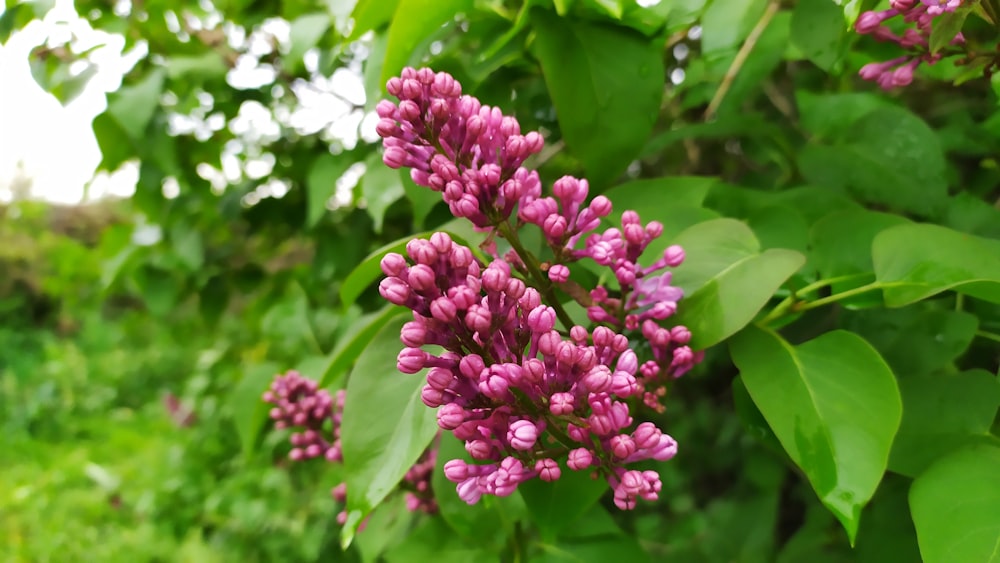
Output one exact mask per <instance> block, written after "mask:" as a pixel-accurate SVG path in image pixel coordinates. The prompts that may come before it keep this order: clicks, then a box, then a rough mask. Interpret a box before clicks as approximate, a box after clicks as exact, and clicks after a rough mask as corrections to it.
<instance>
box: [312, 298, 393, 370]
mask: <svg viewBox="0 0 1000 563" xmlns="http://www.w3.org/2000/svg"><path fill="white" fill-rule="evenodd" d="M409 315H410V312H409V311H407V310H406V309H403V308H401V307H396V306H395V305H391V304H390V305H387V306H385V307H383V308H382V309H380V310H379V311H376V312H374V313H369V314H367V315H364V316H363V317H361V318H360V319H358V320H357V321H355V322H353V323H351V325H350V328H349V329H348V331H347V334H345V335H343V336H342V337H341V339H340V341H339V342H337V346H336V347H335V348H334V349H333V352H331V353H330V356H329V359H328V361H327V363H326V366H325V367H324V368H323V370H322V371H321V372H320V373H319V374H318V375H319V386H320V387H327V386H330V385H332V384H333V383H334V382H335V381H337V380H338V379H339V378H340V376H341V375H343V374H344V372H346V371H347V370H348V369H350V368H351V365H352V364H354V361H355V360H357V358H358V357H359V356H360V354H361V351H362V350H364V349H365V347H367V346H368V343H369V342H371V339H372V337H373V336H375V335H376V334H377V333H378V332H379V331H380V330H382V327H384V326H385V325H387V324H388V323H390V322H392V321H393V320H395V319H396V318H397V317H405V316H409Z"/></svg>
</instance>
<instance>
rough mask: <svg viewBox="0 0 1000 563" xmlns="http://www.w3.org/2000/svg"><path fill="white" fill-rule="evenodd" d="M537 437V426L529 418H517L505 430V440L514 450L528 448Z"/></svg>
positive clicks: (525, 449) (533, 443)
mask: <svg viewBox="0 0 1000 563" xmlns="http://www.w3.org/2000/svg"><path fill="white" fill-rule="evenodd" d="M537 439H538V428H536V427H535V424H534V423H533V422H531V421H529V420H517V421H514V422H512V423H511V424H510V429H509V430H507V441H508V442H510V447H512V448H514V449H515V450H521V451H527V450H530V449H531V448H532V447H533V446H534V445H535V441H536V440H537Z"/></svg>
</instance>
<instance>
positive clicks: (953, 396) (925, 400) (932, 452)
mask: <svg viewBox="0 0 1000 563" xmlns="http://www.w3.org/2000/svg"><path fill="white" fill-rule="evenodd" d="M899 391H900V393H901V394H902V396H903V423H902V425H901V426H900V427H899V433H898V434H897V435H896V440H895V442H894V443H893V445H892V455H891V456H890V458H889V469H891V470H893V471H895V472H897V473H901V474H903V475H907V476H910V477H916V476H918V475H920V474H921V473H922V472H923V471H924V470H925V469H927V467H928V466H929V465H931V464H932V463H934V461H936V460H937V459H939V458H941V457H944V456H945V455H947V454H949V453H950V452H952V451H954V450H956V449H958V448H960V447H962V446H965V445H968V444H970V443H971V442H974V441H978V440H984V439H987V437H988V436H989V433H990V427H991V426H992V425H993V420H994V418H995V417H996V414H997V409H998V408H1000V383H998V382H997V378H996V377H995V376H994V375H993V374H991V373H989V372H987V371H985V370H974V371H969V372H965V373H961V374H956V375H930V376H921V377H906V378H901V379H900V380H899Z"/></svg>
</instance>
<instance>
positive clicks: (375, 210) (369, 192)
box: [361, 152, 430, 233]
mask: <svg viewBox="0 0 1000 563" xmlns="http://www.w3.org/2000/svg"><path fill="white" fill-rule="evenodd" d="M366 164H367V166H368V168H367V172H365V175H364V177H363V178H361V194H362V195H363V197H364V198H365V203H366V204H367V206H366V209H367V210H368V215H369V216H370V217H371V218H372V222H373V223H374V224H375V232H376V233H381V232H382V223H383V222H384V221H385V211H386V209H388V208H389V206H390V205H392V204H393V203H395V202H396V200H398V199H399V198H401V197H403V196H404V195H405V192H404V190H403V181H402V178H400V174H399V171H398V170H393V169H392V168H389V167H388V166H386V165H385V164H383V163H382V155H380V154H378V153H377V152H375V153H372V154H371V156H369V157H368V160H367V162H366ZM428 191H430V190H428Z"/></svg>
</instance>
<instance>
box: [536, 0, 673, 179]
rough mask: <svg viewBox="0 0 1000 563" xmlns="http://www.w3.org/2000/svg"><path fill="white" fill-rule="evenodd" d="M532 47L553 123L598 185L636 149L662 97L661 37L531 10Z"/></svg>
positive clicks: (622, 166) (615, 173)
mask: <svg viewBox="0 0 1000 563" xmlns="http://www.w3.org/2000/svg"><path fill="white" fill-rule="evenodd" d="M532 23H533V25H534V27H535V30H536V32H537V34H536V36H535V43H534V48H535V52H536V54H537V56H538V59H539V61H540V63H541V66H542V74H543V75H544V77H545V84H546V86H547V88H548V91H549V94H550V95H551V97H552V103H553V105H554V106H555V109H556V114H557V117H558V119H559V128H560V130H561V132H562V137H563V139H564V140H565V141H566V145H567V146H568V147H569V149H570V151H571V152H572V154H573V156H575V157H576V158H578V159H579V160H580V162H581V163H582V164H583V167H584V169H585V170H586V172H587V179H588V180H590V182H591V184H592V185H593V186H594V187H595V188H597V189H598V190H600V189H601V188H603V187H604V186H606V185H608V184H610V183H611V182H613V181H614V180H615V178H617V177H618V175H620V174H621V173H622V172H624V171H625V168H626V167H628V165H629V163H630V162H631V161H632V160H633V159H634V158H635V157H636V156H637V155H638V154H639V151H640V150H641V149H642V147H643V145H644V144H645V142H646V138H647V137H648V136H649V134H650V132H652V130H653V125H654V123H655V122H656V116H657V114H658V113H659V108H660V101H661V100H662V98H663V82H664V70H663V61H662V57H661V45H659V44H658V43H655V42H653V41H651V40H650V39H648V38H646V37H643V36H642V35H640V34H638V33H636V32H633V31H631V30H628V29H624V28H621V27H618V26H610V25H598V24H593V23H585V22H581V21H574V20H569V19H562V18H558V17H556V16H554V15H553V14H552V13H550V12H547V11H544V10H534V11H533V12H532Z"/></svg>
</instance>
